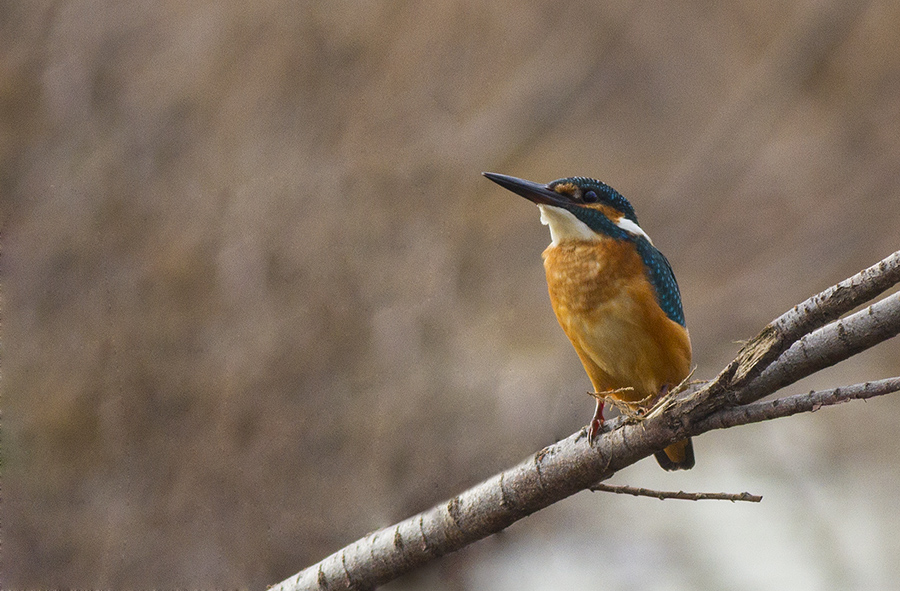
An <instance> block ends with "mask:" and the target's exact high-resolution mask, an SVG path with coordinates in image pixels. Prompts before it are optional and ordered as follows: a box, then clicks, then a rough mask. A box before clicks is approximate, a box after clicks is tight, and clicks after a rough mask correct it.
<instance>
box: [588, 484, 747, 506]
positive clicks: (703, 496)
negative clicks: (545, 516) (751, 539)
mask: <svg viewBox="0 0 900 591" xmlns="http://www.w3.org/2000/svg"><path fill="white" fill-rule="evenodd" d="M588 490H590V491H592V492H611V493H616V494H618V495H632V496H634V497H652V498H654V499H659V500H660V501H662V500H664V499H681V500H683V501H705V500H715V501H731V502H732V503H734V502H735V501H748V502H750V503H759V502H760V501H762V496H761V495H751V494H750V493H748V492H742V493H737V494H733V493H688V492H684V491H683V490H680V491H678V492H673V491H665V490H650V489H649V488H637V487H634V486H614V485H612V484H595V485H594V486H592V487H591V488H590V489H588Z"/></svg>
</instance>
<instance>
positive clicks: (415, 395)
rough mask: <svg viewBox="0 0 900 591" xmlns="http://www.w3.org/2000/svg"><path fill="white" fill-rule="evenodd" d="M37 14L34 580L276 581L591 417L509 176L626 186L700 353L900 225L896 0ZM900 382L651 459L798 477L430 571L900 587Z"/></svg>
mask: <svg viewBox="0 0 900 591" xmlns="http://www.w3.org/2000/svg"><path fill="white" fill-rule="evenodd" d="M0 45H2V52H0V112H2V118H0V122H2V133H0V195H2V198H3V199H2V209H0V221H2V225H3V249H2V274H3V334H2V337H3V349H4V350H3V354H2V361H3V369H2V373H3V376H2V377H3V379H2V386H3V397H2V401H3V419H4V424H3V437H4V440H3V453H4V456H5V457H4V458H3V460H4V461H3V471H4V474H3V475H4V481H3V506H2V511H3V514H2V524H3V572H4V574H3V584H4V586H5V587H10V588H39V587H44V588H52V587H63V586H68V587H84V588H149V587H154V588H173V587H192V588H214V587H215V588H224V587H248V586H249V587H254V588H261V587H263V586H264V585H265V584H269V583H273V582H276V581H278V580H280V579H282V578H284V577H286V576H288V575H290V574H292V573H293V572H295V571H296V570H299V569H300V568H301V567H303V566H305V565H307V564H309V563H311V562H314V561H316V560H319V559H321V558H322V557H324V556H325V555H327V554H328V553H330V552H332V551H334V550H336V549H338V548H339V547H340V546H342V545H344V544H346V543H348V542H350V541H352V540H353V539H355V538H357V537H358V536H360V535H363V534H365V533H366V532H368V531H370V530H373V529H376V528H379V527H382V526H384V525H387V524H389V523H391V522H392V521H394V520H397V519H399V518H402V517H405V516H407V515H409V514H411V513H413V512H416V511H418V510H421V509H424V508H427V507H428V506H430V505H431V504H432V503H435V502H437V501H440V500H442V499H444V498H446V497H448V496H450V495H452V494H453V493H455V492H457V491H459V490H460V489H461V488H462V487H464V486H467V485H470V484H473V483H475V482H477V481H478V480H480V479H482V478H484V477H486V476H488V475H490V474H491V473H493V472H495V471H496V470H498V469H500V468H503V467H506V466H508V465H510V464H511V463H513V462H515V461H518V460H520V459H522V458H524V457H525V456H526V455H527V454H529V453H531V452H533V451H535V450H537V449H539V448H540V447H541V446H543V445H545V444H547V443H549V442H551V441H553V440H554V439H556V438H559V437H562V436H565V435H568V434H569V433H571V432H572V431H574V430H576V429H577V428H579V427H580V426H582V425H583V424H584V423H585V422H586V421H587V420H588V418H589V416H590V412H591V410H592V402H591V401H590V399H589V398H588V397H587V396H586V395H585V394H584V392H585V391H586V389H587V388H588V387H589V384H588V381H587V378H586V377H585V376H584V374H583V371H582V369H581V366H580V364H579V362H578V360H577V358H576V356H575V354H574V352H573V351H572V350H571V348H570V345H569V344H568V342H567V341H566V339H565V336H564V335H563V334H562V331H561V330H559V328H558V327H557V326H556V323H555V320H554V318H553V314H552V312H551V310H550V307H549V303H548V301H547V296H546V287H545V284H544V278H543V269H542V267H541V261H540V252H541V250H542V249H543V248H544V246H545V245H546V243H547V242H548V239H549V238H548V235H547V231H546V228H543V227H541V226H540V224H539V223H538V215H537V212H536V210H535V209H534V208H533V207H532V206H530V205H529V204H528V203H527V202H525V200H523V199H518V198H516V197H515V196H514V195H511V194H509V193H508V192H505V191H503V190H501V189H499V188H498V187H496V186H495V185H493V184H492V183H490V182H488V181H486V180H484V179H482V178H481V177H480V174H479V173H480V172H481V171H482V170H494V171H497V172H503V173H508V174H514V175H517V176H523V177H527V178H530V179H533V180H537V181H549V180H552V179H554V178H557V177H561V176H567V175H573V174H581V175H590V176H596V177H598V178H601V179H603V180H605V181H607V182H609V183H610V184H611V185H613V186H614V187H616V188H617V189H618V190H620V191H621V192H622V193H623V194H624V195H626V196H627V197H628V198H629V199H630V200H631V201H632V203H633V204H634V205H635V208H636V209H637V212H638V216H639V219H640V220H641V224H642V227H643V228H644V229H645V230H646V231H647V232H648V233H649V234H650V235H651V236H653V239H654V242H655V243H656V244H657V245H658V246H659V247H660V248H661V249H662V250H663V251H664V252H665V253H666V254H667V255H668V257H669V259H670V260H671V262H672V264H673V266H674V268H675V271H676V274H677V275H678V278H679V281H680V283H681V286H682V292H683V295H684V300H685V309H686V315H687V321H688V325H689V328H690V330H691V335H692V337H693V342H694V350H695V355H696V359H695V360H696V363H697V364H698V366H699V367H698V370H697V373H696V374H695V375H696V376H697V377H700V378H708V377H711V376H712V375H713V374H714V372H715V371H716V370H717V369H718V368H719V366H720V365H721V364H722V363H724V362H725V361H727V360H728V359H730V357H731V356H732V355H733V353H734V352H735V351H736V349H737V345H736V344H735V341H737V340H739V339H743V338H748V337H749V336H751V335H752V334H753V333H754V332H755V331H757V330H758V329H759V328H761V327H762V326H763V325H764V324H765V323H766V322H767V321H768V320H769V319H771V318H772V317H774V316H775V315H777V314H778V313H780V312H782V311H783V310H785V309H786V308H788V307H790V306H792V305H793V304H794V303H796V302H797V301H799V300H800V299H802V298H805V297H807V296H808V295H810V294H812V293H814V292H816V291H818V290H820V289H822V288H824V287H827V286H828V285H830V284H832V283H834V282H836V281H838V280H840V279H843V278H844V277H846V276H847V275H849V274H851V273H853V272H855V271H856V270H858V269H859V268H862V267H863V266H867V265H869V264H871V263H873V262H875V261H877V260H878V259H880V258H881V257H883V256H885V255H887V254H888V253H890V252H892V251H894V250H896V249H897V248H898V245H900V231H898V228H900V51H898V50H897V48H898V47H900V4H898V3H897V2H894V1H892V0H874V1H871V2H837V1H833V2H828V1H822V2H801V3H783V2H737V3H715V2H687V1H679V2H669V3H655V2H639V1H635V2H621V3H603V2H577V1H576V2H572V3H565V4H560V3H558V2H552V1H546V2H536V3H527V4H520V3H508V2H471V1H470V2H466V1H462V2H439V3H417V2H341V1H338V2H323V3H314V2H288V1H283V0H268V1H266V0H263V1H261V2H252V3H247V2H217V3H213V2H191V3H182V2H174V1H168V2H165V1H164V2H149V3H147V2H143V3H141V2H112V1H105V2H104V1H99V2H85V1H61V2H46V1H40V0H33V1H28V2H15V3H5V4H4V5H3V6H2V7H0ZM898 358H900V355H898V345H897V343H896V342H889V343H887V344H885V345H883V346H881V347H880V348H878V349H877V350H875V351H873V352H871V353H868V354H866V355H864V356H862V357H860V358H859V359H857V360H854V361H851V362H848V363H845V364H843V365H842V366H839V367H837V368H835V369H834V370H832V371H829V372H826V373H825V374H824V375H823V376H821V377H820V378H816V379H814V380H809V381H808V383H804V385H802V386H800V387H801V388H805V387H817V386H824V385H826V384H827V385H839V384H843V383H852V382H856V381H861V380H865V379H867V378H879V377H885V376H888V375H896V374H897V373H898V372H900V361H898ZM898 413H900V402H898V401H897V399H896V398H894V399H892V398H886V399H883V400H876V401H872V402H869V403H867V404H862V403H860V404H856V405H846V406H843V407H840V408H837V409H831V410H828V411H823V412H821V413H816V414H814V415H810V416H806V417H797V418H794V419H788V420H785V421H780V422H774V423H770V424H764V425H757V426H754V427H747V428H744V429H739V430H731V431H728V432H725V433H716V434H709V435H706V436H703V437H700V438H698V439H697V441H696V442H695V447H696V450H697V459H698V465H697V468H695V469H694V470H693V471H691V472H689V473H685V474H677V475H669V474H664V473H663V472H662V471H661V470H658V469H657V468H656V467H655V464H652V461H648V462H646V464H647V465H646V466H643V465H642V466H637V467H635V469H634V470H633V471H631V472H629V473H628V474H623V475H620V478H621V480H620V482H627V483H629V484H633V485H639V486H655V487H657V488H671V489H675V490H678V489H685V490H712V491H718V490H728V491H730V492H738V491H741V490H751V491H752V492H754V493H758V494H763V495H765V497H766V498H765V500H764V502H763V503H762V504H761V505H760V506H754V507H737V506H734V505H731V504H718V505H711V504H706V505H703V504H699V505H698V504H694V505H688V504H680V503H677V502H671V501H667V502H665V503H659V502H656V501H647V500H642V499H620V498H610V497H608V496H602V495H597V494H594V495H579V496H578V497H576V498H575V499H572V500H569V501H566V502H564V503H561V504H559V505H557V506H556V507H553V508H551V509H549V510H548V511H546V512H544V513H542V514H540V515H537V516H535V517H532V518H530V519H529V520H526V521H525V522H523V523H520V524H517V525H516V526H514V527H513V528H511V529H510V531H509V532H508V533H505V534H504V535H502V536H498V537H496V538H494V539H492V540H488V541H486V542H484V543H481V544H478V545H476V546H475V547H474V548H471V549H467V550H466V551H464V552H461V553H459V554H457V555H455V556H452V557H448V558H446V559H444V560H442V561H440V562H439V563H438V564H437V565H436V566H435V567H434V568H432V569H431V570H430V571H427V572H425V573H420V574H417V575H413V576H411V577H409V578H408V579H407V580H405V581H399V582H397V583H395V584H394V586H393V588H396V589H400V588H412V587H415V586H417V585H425V584H427V585H428V586H429V587H430V588H434V589H469V588H471V589H476V588H493V589H506V588H516V589H518V588H522V586H521V584H522V581H528V585H529V588H542V589H543V588H547V589H559V588H571V587H573V586H575V585H579V584H588V585H589V586H590V582H591V581H593V582H596V581H599V580H602V581H604V582H605V584H607V585H608V586H609V588H622V589H627V588H643V589H662V588H666V589H718V588H726V587H727V588H733V589H740V588H748V589H749V588H791V589H806V588H810V589H812V588H822V587H823V586H825V587H831V588H843V589H852V588H860V589H879V588H888V587H889V586H890V583H891V582H892V581H893V582H895V581H896V580H897V578H898V577H900V567H898V566H897V564H898V563H897V561H896V556H897V555H898V553H900V540H898V538H897V536H896V535H895V534H896V529H897V526H898V521H900V520H898V515H897V508H896V507H897V504H896V488H897V483H898V482H900V461H898V459H897V453H896V437H895V431H896V428H895V425H896V416H897V414H898Z"/></svg>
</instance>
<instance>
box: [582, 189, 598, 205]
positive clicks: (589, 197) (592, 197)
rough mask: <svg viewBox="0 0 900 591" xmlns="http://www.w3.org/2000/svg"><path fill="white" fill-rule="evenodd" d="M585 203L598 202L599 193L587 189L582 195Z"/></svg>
mask: <svg viewBox="0 0 900 591" xmlns="http://www.w3.org/2000/svg"><path fill="white" fill-rule="evenodd" d="M581 198H582V199H583V200H584V202H585V203H597V193H595V192H594V191H587V192H585V194H584V195H582V197H581Z"/></svg>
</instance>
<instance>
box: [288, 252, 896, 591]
mask: <svg viewBox="0 0 900 591" xmlns="http://www.w3.org/2000/svg"><path fill="white" fill-rule="evenodd" d="M898 282H900V251H898V252H896V253H894V254H892V255H891V256H889V257H887V258H886V259H884V260H883V261H881V262H880V263H878V264H877V265H874V266H872V267H870V268H868V269H865V270H864V271H861V272H860V273H858V274H856V275H854V276H853V277H850V278H849V279H847V280H845V281H842V282H841V283H838V284H837V285H835V286H833V287H830V288H828V289H826V290H825V291H823V292H822V293H820V294H818V295H816V296H814V297H812V298H810V299H808V300H806V301H805V302H802V303H801V304H799V305H797V306H795V307H794V308H793V309H791V310H790V311H788V312H786V313H785V314H783V315H781V316H780V317H778V318H776V319H775V320H774V321H772V322H771V323H770V324H769V325H768V326H766V327H765V328H764V329H763V330H762V332H760V334H759V335H757V336H756V338H754V339H753V340H751V341H750V342H748V343H747V344H746V345H744V347H743V348H742V349H741V351H740V352H739V353H738V355H737V357H736V358H735V359H734V360H733V361H732V362H731V363H729V364H728V366H727V367H726V368H725V369H724V370H723V371H722V372H721V373H719V375H718V376H716V378H715V379H713V380H712V381H710V382H708V383H706V384H702V385H698V386H692V387H690V388H687V389H686V390H685V391H684V392H682V393H681V394H679V395H678V396H677V397H676V398H675V399H674V400H673V402H672V403H671V404H669V405H667V406H665V407H664V408H662V410H661V411H660V412H657V413H653V414H652V415H651V416H648V417H647V418H645V419H644V420H641V421H634V420H630V419H627V418H625V417H617V418H616V419H613V420H611V421H608V422H607V426H606V429H605V431H604V432H603V433H602V434H601V435H600V436H599V437H598V438H597V439H596V440H595V441H594V444H593V445H591V444H590V443H589V442H588V440H587V438H586V437H585V436H584V435H585V432H584V430H582V431H580V432H578V433H575V434H573V435H571V436H569V437H568V438H566V439H564V440H562V441H559V442H557V443H555V444H553V445H551V446H548V447H546V448H544V449H543V450H541V451H539V452H538V453H536V454H534V455H533V456H531V457H530V458H528V459H526V460H525V461H523V462H522V463H520V464H519V465H518V466H515V467H514V468H511V469H509V470H506V471H504V472H502V473H500V474H497V475H495V476H493V477H491V478H489V479H488V480H486V481H484V482H482V483H481V484H479V485H477V486H475V487H473V488H471V489H469V490H467V491H465V492H463V493H461V494H460V495H458V496H456V497H453V498H452V499H450V500H449V501H446V502H444V503H441V504H439V505H437V506H436V507H433V508H432V509H429V510H428V511H424V512H422V513H420V514H418V515H415V516H413V517H410V518H408V519H406V520H404V521H401V522H400V523H397V524H395V525H392V526H390V527H387V528H384V529H381V530H378V531H376V532H373V533H370V534H368V535H367V536H365V537H363V538H361V539H359V540H357V541H356V542H353V543H352V544H350V545H349V546H346V547H345V548H343V549H341V550H339V551H338V552H335V553H334V554H332V555H331V556H328V557H327V558H325V559H324V560H322V561H321V562H319V563H318V564H315V565H313V566H310V567H308V568H307V569H305V570H303V571H301V572H299V573H297V574H296V575H294V576H292V577H290V578H289V579H287V580H285V581H283V582H281V583H279V584H278V585H276V586H274V587H273V589H278V590H279V591H288V590H290V591H295V590H301V589H316V590H320V591H325V590H332V589H372V588H374V587H375V586H377V585H380V584H382V583H385V582H387V581H390V580H392V579H394V578H396V577H398V576H400V575H402V574H404V573H406V572H408V571H410V570H412V569H414V568H416V567H419V566H421V565H423V564H425V563H427V562H429V561H431V560H433V559H435V558H437V557H439V556H442V555H444V554H447V553H449V552H453V551H455V550H458V549H460V548H462V547H464V546H466V545H468V544H470V543H472V542H474V541H477V540H480V539H482V538H485V537H487V536H489V535H491V534H493V533H496V532H498V531H500V530H502V529H504V528H506V527H508V526H509V525H511V524H512V523H514V522H515V521H517V520H519V519H522V518H523V517H526V516H527V515H530V514H531V513H534V512H535V511H538V510H540V509H542V508H544V507H547V506H548V505H551V504H553V503H555V502H557V501H559V500H561V499H564V498H566V497H568V496H570V495H573V494H575V493H576V492H579V491H581V490H584V489H588V488H591V487H592V486H593V485H595V484H597V483H599V482H601V481H603V480H606V479H607V478H609V477H610V476H612V475H613V474H614V473H615V472H616V471H618V470H621V469H622V468H624V467H626V466H629V465H631V464H633V463H635V462H637V461H638V460H640V459H642V458H645V457H647V456H649V455H652V454H653V453H655V452H657V451H659V450H661V449H663V448H664V447H666V446H668V445H670V444H672V443H675V442H676V441H680V440H682V439H684V438H685V437H688V436H696V435H699V434H701V433H704V432H706V431H709V430H712V429H723V428H728V427H734V426H737V425H744V424H747V423H752V422H758V421H763V420H769V419H772V418H777V417H783V416H788V415H790V414H795V413H798V412H808V411H814V410H817V409H818V408H821V407H822V406H826V405H829V404H836V403H839V402H844V401H847V400H852V399H856V398H868V397H872V396H880V395H883V394H887V393H890V392H895V391H898V390H900V378H891V379H888V380H881V381H879V382H870V383H867V384H859V385H855V386H849V387H844V388H835V389H833V390H827V391H823V392H810V393H808V394H802V395H795V396H789V397H786V398H781V399H778V400H773V401H768V402H756V401H758V400H759V399H761V398H763V397H764V396H767V395H770V394H772V393H774V392H776V391H777V390H779V389H781V388H783V387H784V386H787V385H789V384H792V383H794V382H796V381H797V380H799V379H802V378H804V377H806V376H808V375H810V374H812V373H815V372H816V371H819V370H821V369H823V368H825V367H828V366H830V365H834V364H835V363H838V362H839V361H842V360H844V359H847V358H849V357H851V356H853V355H855V354H857V353H859V352H860V351H862V350H865V349H867V348H869V347H872V346H874V345H876V344H878V343H880V342H881V341H883V340H885V339H888V338H891V337H893V336H895V335H897V334H898V333H900V293H895V294H893V295H890V296H888V297H886V298H884V299H883V300H881V301H878V302H876V303H874V304H872V305H870V306H868V307H866V308H864V309H862V310H860V311H859V312H856V313H854V314H851V315H850V316H847V317H845V318H842V319H841V318H840V317H841V316H842V315H844V314H846V313H847V312H849V311H851V310H852V309H854V308H856V307H858V306H860V305H862V304H864V303H866V302H868V301H871V300H872V299H873V298H876V297H877V296H879V295H880V294H882V293H884V292H885V291H886V290H888V289H890V288H891V287H892V286H894V285H896V284H897V283H898Z"/></svg>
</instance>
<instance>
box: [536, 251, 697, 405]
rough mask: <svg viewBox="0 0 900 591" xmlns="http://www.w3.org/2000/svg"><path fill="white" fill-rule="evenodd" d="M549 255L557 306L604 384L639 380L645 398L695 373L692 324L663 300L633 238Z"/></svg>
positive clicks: (562, 320)
mask: <svg viewBox="0 0 900 591" xmlns="http://www.w3.org/2000/svg"><path fill="white" fill-rule="evenodd" d="M543 257H544V268H545V269H546V271H547V285H548V288H549V292H550V301H551V303H552V304H553V310H554V312H556V317H557V319H558V320H559V323H560V325H561V326H562V328H563V330H564V331H565V333H566V335H567V336H568V337H569V340H571V341H572V344H573V345H574V346H575V349H576V351H577V352H578V355H579V357H580V358H581V360H582V363H583V364H584V366H585V369H586V370H587V372H588V375H589V376H590V378H591V381H592V382H593V384H594V387H595V388H596V389H598V391H599V390H605V389H614V388H622V387H626V386H631V387H633V388H635V389H636V396H638V397H639V398H643V397H644V396H647V395H655V394H656V393H657V392H658V390H659V388H660V387H661V386H662V385H663V384H669V385H670V386H674V385H677V384H678V383H679V382H680V381H681V380H682V379H683V378H684V377H686V376H687V374H688V372H689V371H690V361H691V348H690V340H689V337H688V334H687V331H686V330H685V329H684V327H682V326H681V325H679V324H678V323H676V322H673V321H672V320H670V319H669V318H668V317H667V316H666V315H665V313H664V312H663V310H662V309H661V308H660V307H659V304H658V303H657V300H656V293H655V291H654V289H653V286H652V285H651V284H650V283H649V281H648V280H647V275H646V272H645V271H644V267H643V263H642V262H641V259H640V256H639V255H638V254H637V252H636V251H635V250H634V248H633V247H632V245H631V244H629V243H628V242H624V241H618V240H611V239H610V240H604V241H594V242H588V241H568V242H565V243H563V244H560V245H556V246H550V247H548V248H547V249H546V250H545V251H544V253H543Z"/></svg>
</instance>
